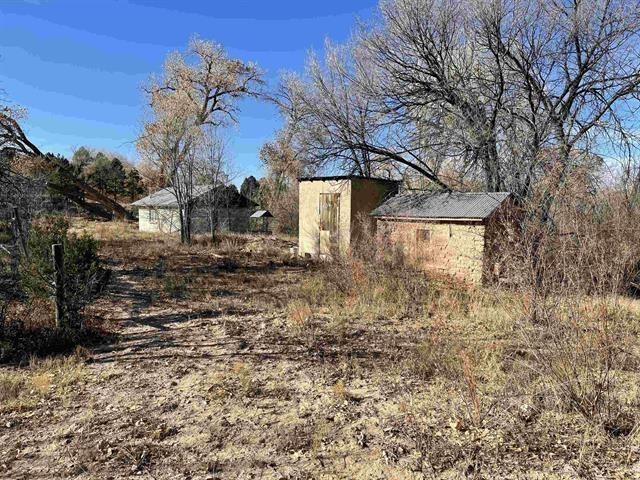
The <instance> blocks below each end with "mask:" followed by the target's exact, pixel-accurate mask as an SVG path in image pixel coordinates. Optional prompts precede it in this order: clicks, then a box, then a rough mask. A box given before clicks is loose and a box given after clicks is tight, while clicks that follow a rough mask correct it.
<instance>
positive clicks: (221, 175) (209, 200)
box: [197, 127, 230, 240]
mask: <svg viewBox="0 0 640 480" xmlns="http://www.w3.org/2000/svg"><path fill="white" fill-rule="evenodd" d="M197 156H198V161H197V168H198V176H199V178H200V179H201V181H202V183H204V184H209V185H211V187H212V188H210V189H209V190H208V191H207V192H206V193H205V194H204V196H203V199H202V202H203V204H204V206H205V208H206V209H207V215H208V221H209V231H210V234H211V239H212V240H213V239H215V236H216V231H217V229H218V218H219V214H220V211H219V210H220V208H221V206H222V205H223V202H224V193H225V191H226V190H225V186H226V184H227V183H228V182H229V176H230V166H229V159H228V152H227V142H226V141H225V139H224V138H222V136H221V135H220V133H219V132H218V131H217V129H216V128H213V127H209V128H207V129H206V130H205V136H204V138H203V140H202V142H201V144H200V147H199V150H198V155H197Z"/></svg>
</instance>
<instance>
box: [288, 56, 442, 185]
mask: <svg viewBox="0 0 640 480" xmlns="http://www.w3.org/2000/svg"><path fill="white" fill-rule="evenodd" d="M326 50H327V56H326V59H325V63H324V65H323V64H321V63H320V61H319V60H318V59H317V58H316V57H315V56H313V55H312V56H311V57H310V58H309V61H308V65H307V78H305V79H302V78H300V77H297V76H294V75H289V76H286V77H285V78H284V80H283V82H282V87H281V94H280V96H279V103H280V106H281V108H282V111H283V112H284V113H285V115H287V116H288V117H289V124H290V125H291V126H292V127H294V130H293V131H294V132H295V134H296V140H295V142H296V143H297V144H298V145H299V148H301V149H302V150H303V151H304V152H305V156H306V157H307V159H308V161H309V162H310V163H311V164H313V165H314V168H333V169H338V170H340V171H343V172H345V173H353V174H359V175H363V176H372V175H374V174H375V173H378V172H379V171H380V170H390V169H391V168H393V165H400V166H401V167H410V168H413V169H414V170H416V171H418V172H419V173H420V174H422V175H424V176H425V177H427V178H429V179H430V180H431V181H433V182H435V183H436V184H439V185H440V186H441V187H445V188H446V185H444V184H443V183H442V182H441V181H440V180H439V178H438V176H437V174H436V172H435V171H434V169H433V168H432V167H431V165H429V164H428V163H427V162H424V161H423V160H422V159H421V158H420V157H418V156H417V155H416V149H415V148H411V147H410V144H411V141H412V138H413V137H414V136H415V134H414V132H413V131H412V127H413V125H409V124H408V123H407V122H391V121H390V118H389V117H388V115H386V112H385V110H384V109H383V108H382V107H383V106H382V105H381V104H380V101H379V100H380V99H379V98H377V97H375V96H372V95H370V86H371V84H372V82H373V81H374V78H372V77H371V68H369V67H370V66H371V65H369V64H365V63H364V62H365V58H364V57H358V56H355V55H357V53H358V51H357V50H352V51H350V50H348V49H347V48H342V47H337V46H333V45H331V44H329V43H327V45H326Z"/></svg>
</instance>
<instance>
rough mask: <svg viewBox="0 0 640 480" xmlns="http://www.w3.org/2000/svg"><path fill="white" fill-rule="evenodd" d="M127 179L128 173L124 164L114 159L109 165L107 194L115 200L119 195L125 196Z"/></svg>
mask: <svg viewBox="0 0 640 480" xmlns="http://www.w3.org/2000/svg"><path fill="white" fill-rule="evenodd" d="M126 179H127V173H126V172H125V171H124V166H123V165H122V162H121V161H120V160H119V159H118V158H115V157H114V158H113V159H111V162H110V163H109V171H108V172H107V193H109V194H111V195H112V196H113V197H114V198H115V199H117V198H118V196H119V195H124V193H125V181H126Z"/></svg>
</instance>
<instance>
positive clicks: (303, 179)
mask: <svg viewBox="0 0 640 480" xmlns="http://www.w3.org/2000/svg"><path fill="white" fill-rule="evenodd" d="M328 180H371V181H373V182H385V183H400V181H399V180H393V179H389V178H376V177H363V176H362V175H328V176H324V177H323V176H319V177H300V178H298V181H299V182H324V181H328Z"/></svg>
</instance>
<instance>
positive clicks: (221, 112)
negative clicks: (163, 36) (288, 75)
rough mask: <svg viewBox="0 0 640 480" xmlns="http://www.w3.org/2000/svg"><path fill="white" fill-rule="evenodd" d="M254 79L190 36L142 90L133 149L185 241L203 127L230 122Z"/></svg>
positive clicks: (249, 69)
mask: <svg viewBox="0 0 640 480" xmlns="http://www.w3.org/2000/svg"><path fill="white" fill-rule="evenodd" d="M260 75H261V74H260V72H259V70H258V68H257V67H256V66H255V65H254V64H252V63H243V62H242V61H240V60H236V59H230V58H228V57H227V55H226V53H225V51H224V49H223V48H222V46H220V45H218V44H215V43H213V42H210V41H206V40H201V39H198V38H194V39H193V40H191V42H190V44H189V49H188V51H187V52H186V53H184V54H181V53H174V54H171V55H169V57H168V58H167V61H166V63H165V67H164V74H163V76H162V77H161V78H159V79H152V81H151V83H150V85H149V86H148V87H147V88H146V89H145V90H146V93H147V96H148V98H149V104H150V107H151V112H150V113H151V118H150V120H149V121H148V122H146V123H145V125H144V128H143V132H142V134H141V136H140V138H139V140H138V148H139V150H140V152H141V154H142V155H143V157H145V158H146V159H147V160H149V161H151V162H153V163H154V164H155V165H156V166H157V168H158V170H159V171H160V172H161V175H162V176H164V177H165V178H166V180H167V183H168V185H169V187H170V188H171V189H172V190H173V192H174V194H175V196H176V199H177V201H178V206H179V216H180V224H181V229H180V232H181V240H182V241H183V242H185V243H189V242H190V241H191V211H192V209H193V191H194V188H193V187H194V179H195V175H194V174H195V168H196V166H195V162H196V155H197V151H198V145H199V144H200V142H202V141H203V139H204V138H205V134H204V131H203V129H205V128H208V127H219V126H222V125H225V124H228V123H230V122H231V123H232V122H235V121H236V113H237V100H238V99H240V98H241V97H243V96H247V95H256V94H257V88H258V87H259V86H260V85H261V78H260Z"/></svg>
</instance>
